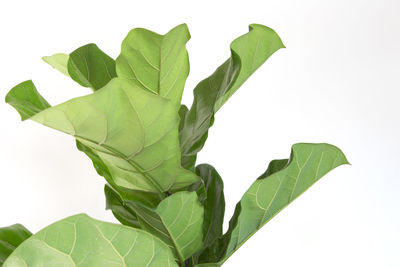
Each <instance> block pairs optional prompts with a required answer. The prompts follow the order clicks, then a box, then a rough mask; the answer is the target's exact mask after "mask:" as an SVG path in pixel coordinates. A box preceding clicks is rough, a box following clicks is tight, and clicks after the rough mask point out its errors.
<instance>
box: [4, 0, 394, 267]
mask: <svg viewBox="0 0 400 267" xmlns="http://www.w3.org/2000/svg"><path fill="white" fill-rule="evenodd" d="M399 13H400V2H399V1H395V0H393V1H389V0H379V1H378V0H376V1H368V0H359V1H351V0H335V1H325V0H315V1H310V0H309V1H283V0H280V1H250V0H242V1H237V2H236V1H232V0H230V1H217V0H215V1H171V0H169V1H158V2H157V1H145V0H142V1H133V0H131V1H99V0H97V1H83V0H80V1H71V0H70V1H54V0H51V1H17V0H13V1H10V0H4V1H1V3H0V36H1V37H0V38H1V39H0V98H1V99H4V96H5V94H6V93H7V91H8V90H9V89H11V88H12V87H13V86H14V85H16V84H17V83H19V82H21V81H24V80H27V79H33V80H34V82H35V84H36V86H37V87H38V90H39V91H40V92H41V93H42V95H43V96H44V97H45V98H46V99H47V100H48V101H49V102H50V103H51V104H57V103H61V102H63V101H65V100H67V99H70V98H72V97H75V96H79V95H83V94H87V93H89V91H88V90H87V89H85V88H81V87H80V86H79V85H77V84H76V83H74V82H73V81H70V80H69V79H68V78H67V77H64V76H63V75H61V74H59V73H58V72H57V71H55V70H53V69H51V68H50V67H49V66H47V65H46V64H45V63H44V62H42V61H41V57H42V56H45V55H51V54H54V53H57V52H66V53H69V52H71V51H73V50H74V49H75V48H77V47H79V46H81V45H84V44H86V43H89V42H94V43H97V44H98V45H99V47H100V48H101V49H103V50H104V51H105V52H106V53H108V54H110V55H111V56H113V57H116V56H117V55H118V53H119V49H120V42H121V41H122V39H123V38H124V37H125V35H126V34H127V32H128V31H129V30H130V29H131V28H134V27H145V28H148V29H151V30H153V31H156V32H159V33H166V32H167V31H168V30H169V29H170V28H172V27H174V26H176V25H178V24H180V23H182V22H186V23H187V24H188V26H189V29H190V31H191V34H192V39H191V40H190V42H189V44H188V50H189V55H190V61H191V73H190V76H189V79H188V81H187V89H186V91H185V93H184V102H185V103H186V104H190V103H191V101H192V89H193V88H194V86H195V85H196V84H197V82H199V81H200V80H201V79H203V78H204V77H206V76H208V75H209V74H211V73H212V72H213V71H214V69H215V68H216V67H217V66H219V65H220V64H221V63H222V62H223V61H225V59H226V58H228V56H229V55H230V54H229V43H230V42H231V41H232V40H233V39H234V38H236V37H238V36H239V35H242V34H244V33H246V32H247V25H248V24H250V23H254V22H256V23H261V24H264V25H267V26H269V27H272V28H273V29H275V30H276V31H277V32H278V34H279V35H280V36H281V38H282V39H283V41H284V43H285V45H286V46H287V49H283V50H280V51H278V52H277V53H276V54H275V55H273V56H272V57H271V58H270V60H268V61H267V63H266V64H265V65H263V66H262V67H261V68H260V69H259V70H258V71H257V72H256V73H255V74H254V75H253V76H252V77H251V78H250V79H249V80H248V81H247V82H246V83H245V85H244V86H243V87H242V88H241V89H240V90H239V91H238V92H237V93H236V94H235V95H234V96H233V97H232V98H231V99H230V100H229V102H228V103H227V104H226V105H225V106H224V107H223V108H222V109H221V110H220V111H219V113H218V114H217V116H216V122H215V125H214V127H213V128H212V129H211V131H210V135H209V139H208V142H207V144H206V147H205V148H204V149H203V151H202V152H201V154H200V155H199V162H208V163H211V164H213V165H214V166H215V167H216V168H217V170H218V171H219V172H220V174H221V175H222V177H223V178H224V179H225V194H226V201H227V209H226V220H228V219H229V218H230V216H231V215H232V212H233V208H234V205H235V204H236V202H237V201H239V199H240V197H241V195H242V194H243V193H244V192H245V191H246V189H247V188H248V187H249V186H250V184H251V183H252V182H253V181H254V179H256V178H257V177H258V175H260V174H261V173H262V172H263V171H264V170H265V168H266V167H267V165H268V162H269V161H270V160H272V159H275V158H285V157H288V156H289V152H290V146H291V145H292V144H294V143H296V142H328V143H332V144H335V145H337V146H338V147H340V148H341V149H342V150H343V151H344V152H345V154H346V155H347V157H348V159H349V161H350V162H351V163H352V166H344V167H340V168H338V169H336V170H334V171H333V172H332V173H330V174H329V175H327V176H326V177H325V178H323V179H322V180H321V181H320V182H318V183H317V184H316V185H315V186H313V187H312V188H311V189H310V190H309V191H307V192H306V193H305V194H304V195H303V196H301V197H300V198H299V199H298V200H296V201H295V202H294V203H293V204H291V205H290V206H289V207H288V208H287V209H285V210H284V211H282V212H281V213H280V214H279V215H278V216H276V217H275V218H274V219H273V220H272V221H271V222H270V223H268V224H267V225H266V226H264V228H263V229H262V230H260V231H259V232H258V233H257V234H256V235H255V236H253V237H252V238H251V239H250V240H249V241H248V242H247V243H246V244H245V245H244V246H243V247H242V248H241V249H240V250H239V251H238V252H237V253H235V254H234V256H232V257H231V258H230V259H229V260H228V261H227V263H226V266H275V267H281V266H283V267H285V266H307V267H312V266H319V267H320V266H326V267H330V266H332V267H333V266H334V267H337V266H346V267H347V266H351V267H354V266H364V267H365V266H374V267H375V266H400V256H399V255H398V254H396V253H398V252H399V251H400V231H399V226H400V215H399V204H400V196H399V192H400V177H399V174H400V167H399V166H400V156H399V155H400V152H399V149H400V141H399V137H400V126H399V121H400V118H399V115H400V106H399V104H398V103H399V100H400V99H399V98H400V93H399V90H400V82H399V78H400V16H399ZM0 112H1V126H0V127H1V131H0V147H1V150H0V170H1V175H0V210H1V213H0V225H1V226H5V225H9V224H13V223H16V222H20V223H23V224H24V225H26V226H27V227H28V228H29V229H31V230H32V231H38V230H39V229H41V228H42V227H45V226H46V225H48V224H50V223H52V222H54V221H55V220H59V219H61V218H63V217H66V216H69V215H73V214H76V213H82V212H84V213H88V214H89V215H90V216H93V217H95V218H98V219H103V220H107V221H115V220H114V219H113V217H112V215H111V213H110V212H108V211H107V212H106V211H104V195H103V185H104V180H103V178H102V177H99V176H98V175H97V174H96V173H95V171H94V168H93V167H92V165H91V163H90V161H89V159H88V158H86V156H85V155H84V154H82V153H80V152H78V151H77V150H76V149H75V147H74V141H73V139H72V138H71V137H70V136H66V135H64V134H62V133H59V132H56V131H54V130H51V129H48V128H46V127H43V126H41V125H39V124H35V123H33V122H30V121H27V122H23V123H22V122H20V121H19V116H18V114H17V112H16V111H14V110H13V108H11V107H10V106H8V105H6V104H5V103H4V102H3V103H0Z"/></svg>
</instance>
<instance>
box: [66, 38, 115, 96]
mask: <svg viewBox="0 0 400 267" xmlns="http://www.w3.org/2000/svg"><path fill="white" fill-rule="evenodd" d="M68 74H69V76H71V78H72V79H73V80H74V81H76V82H77V83H79V84H80V85H82V86H84V87H89V88H92V89H93V90H94V91H95V90H98V89H100V88H102V87H104V86H105V85H106V84H107V83H108V82H109V81H110V80H111V79H112V78H114V77H116V76H117V74H116V71H115V61H114V59H112V58H111V57H109V56H108V55H106V54H105V53H104V52H103V51H101V50H100V49H99V48H98V47H97V45H95V44H87V45H84V46H82V47H80V48H78V49H76V50H75V51H74V52H72V53H71V54H70V55H69V60H68Z"/></svg>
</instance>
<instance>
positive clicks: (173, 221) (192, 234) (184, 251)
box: [106, 188, 204, 262]
mask: <svg viewBox="0 0 400 267" xmlns="http://www.w3.org/2000/svg"><path fill="white" fill-rule="evenodd" d="M111 190H112V189H111V188H108V189H107V191H108V193H107V194H106V198H107V202H111V199H110V198H118V197H115V195H116V192H115V191H114V192H112V191H111ZM109 199H110V200H109ZM114 203H116V204H117V205H116V206H110V207H109V208H110V209H111V210H112V211H113V212H114V213H116V214H117V216H118V217H121V216H124V217H127V216H126V214H131V215H132V218H133V217H136V219H137V220H138V221H139V222H140V225H141V227H142V229H145V230H146V231H148V232H149V233H151V234H153V235H155V236H157V237H159V238H160V239H161V240H162V241H164V243H165V244H167V245H168V246H169V247H170V248H171V250H172V251H173V252H174V254H175V258H176V259H177V260H178V261H180V262H184V261H185V260H186V259H187V258H189V257H190V256H191V255H193V254H194V253H196V252H197V251H199V250H200V249H201V247H202V243H203V242H202V240H203V230H202V226H203V217H204V209H203V207H202V206H201V204H200V202H199V200H198V198H197V195H196V193H195V192H186V191H182V192H177V193H175V194H172V195H171V196H169V197H167V198H166V199H164V200H163V201H161V202H160V204H159V205H158V206H157V207H156V208H151V207H149V206H146V205H143V204H142V203H140V202H137V201H131V200H121V199H120V201H119V207H118V202H114Z"/></svg>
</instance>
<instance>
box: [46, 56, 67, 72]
mask: <svg viewBox="0 0 400 267" xmlns="http://www.w3.org/2000/svg"><path fill="white" fill-rule="evenodd" d="M42 59H43V61H44V62H46V63H47V64H49V65H50V66H52V67H53V68H55V69H56V70H58V71H59V72H61V73H62V74H64V75H66V76H68V77H69V74H68V60H69V55H67V54H64V53H58V54H54V55H52V56H47V57H42Z"/></svg>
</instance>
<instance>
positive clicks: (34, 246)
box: [3, 214, 178, 267]
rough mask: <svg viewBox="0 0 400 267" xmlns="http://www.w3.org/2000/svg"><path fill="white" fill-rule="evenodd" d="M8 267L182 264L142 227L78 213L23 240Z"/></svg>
mask: <svg viewBox="0 0 400 267" xmlns="http://www.w3.org/2000/svg"><path fill="white" fill-rule="evenodd" d="M3 266H4V267H20V266H21V267H26V266H65V267H67V266H71V267H76V266H79V267H93V266H98V267H102V266H104V267H119V266H121V267H127V266H148V267H150V266H153V267H164V266H178V265H177V264H176V263H175V261H174V258H173V255H172V253H171V251H170V250H169V248H168V247H167V246H166V245H165V244H164V243H163V242H162V241H161V240H159V239H158V238H156V237H154V236H152V235H150V234H149V233H146V232H144V231H142V230H138V229H134V228H130V227H126V226H122V225H117V224H112V223H106V222H102V221H98V220H94V219H92V218H90V217H88V216H87V215H84V214H80V215H75V216H72V217H69V218H66V219H63V220H61V221H58V222H56V223H54V224H52V225H50V226H48V227H46V228H44V229H43V230H41V231H40V232H38V233H37V234H35V235H33V236H32V237H30V238H29V239H27V240H26V241H25V242H23V243H22V244H21V245H20V246H19V247H18V248H17V249H16V250H15V251H14V252H13V253H12V254H11V255H10V257H9V258H8V259H7V260H6V262H5V263H4V265H3Z"/></svg>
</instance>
